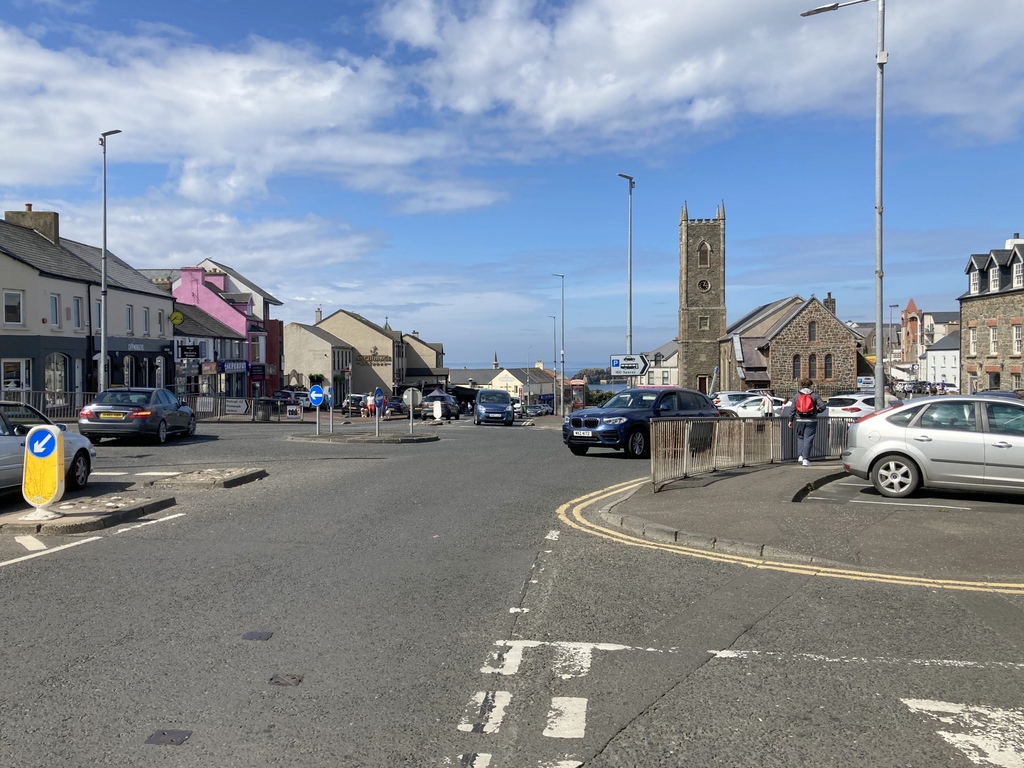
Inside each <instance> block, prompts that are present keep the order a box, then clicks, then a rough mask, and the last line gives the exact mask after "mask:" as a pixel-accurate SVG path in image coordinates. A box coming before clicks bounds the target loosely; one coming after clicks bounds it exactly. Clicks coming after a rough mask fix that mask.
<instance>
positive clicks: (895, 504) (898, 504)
mask: <svg viewBox="0 0 1024 768" xmlns="http://www.w3.org/2000/svg"><path fill="white" fill-rule="evenodd" d="M850 503H851V504H886V505H888V506H890V507H924V508H925V509H963V510H970V507H954V506H953V505H952V504H907V503H906V502H900V501H869V500H867V499H850Z"/></svg>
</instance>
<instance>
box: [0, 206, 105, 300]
mask: <svg viewBox="0 0 1024 768" xmlns="http://www.w3.org/2000/svg"><path fill="white" fill-rule="evenodd" d="M0 253H5V254H7V255H8V256H10V257H11V258H12V259H15V260H16V261H20V262H21V263H22V264H26V265H28V266H30V267H32V268H34V269H37V270H38V271H39V272H40V273H41V274H44V275H47V276H52V277H61V278H64V279H65V280H75V281H78V282H82V283H94V284H95V285H99V284H100V280H101V276H100V271H99V265H98V264H97V266H96V268H93V267H92V266H91V265H90V264H88V263H87V262H85V261H83V260H82V259H80V258H79V257H78V256H77V255H75V254H74V253H72V252H71V251H69V250H68V249H67V248H63V247H61V246H60V245H55V244H54V243H51V242H50V241H49V240H47V239H46V238H45V237H43V236H42V235H40V234H39V233H38V232H36V231H35V230H34V229H28V228H27V227H19V226H18V225H16V224H11V223H9V222H6V221H2V220H0ZM108 282H109V281H108Z"/></svg>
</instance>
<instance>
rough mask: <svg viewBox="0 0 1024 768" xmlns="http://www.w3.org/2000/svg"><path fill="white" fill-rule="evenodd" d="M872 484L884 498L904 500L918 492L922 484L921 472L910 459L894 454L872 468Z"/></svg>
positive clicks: (881, 459) (884, 457)
mask: <svg viewBox="0 0 1024 768" xmlns="http://www.w3.org/2000/svg"><path fill="white" fill-rule="evenodd" d="M871 482H872V483H873V484H874V486H875V490H876V491H878V492H879V493H880V494H882V495H883V496H888V497H890V498H893V499H902V498H903V497H904V496H909V495H910V494H912V493H913V492H914V491H916V490H917V487H918V486H919V485H920V484H921V472H920V470H919V469H918V468H917V465H915V464H914V462H912V461H910V459H908V458H906V457H905V456H899V455H897V454H895V453H892V454H888V455H886V456H883V457H882V458H880V459H879V460H878V461H876V462H875V465H874V466H873V467H872V468H871Z"/></svg>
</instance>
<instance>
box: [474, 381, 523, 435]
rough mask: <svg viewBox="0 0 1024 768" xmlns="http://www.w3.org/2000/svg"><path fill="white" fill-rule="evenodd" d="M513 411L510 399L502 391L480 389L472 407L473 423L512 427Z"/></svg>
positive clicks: (514, 415) (506, 393)
mask: <svg viewBox="0 0 1024 768" xmlns="http://www.w3.org/2000/svg"><path fill="white" fill-rule="evenodd" d="M515 418H516V414H515V409H514V408H513V407H512V397H511V395H509V393H508V392H506V391H505V390H503V389H481V390H480V391H478V392H477V393H476V403H475V404H474V407H473V423H474V424H476V425H480V424H504V425H505V426H512V422H514V421H515Z"/></svg>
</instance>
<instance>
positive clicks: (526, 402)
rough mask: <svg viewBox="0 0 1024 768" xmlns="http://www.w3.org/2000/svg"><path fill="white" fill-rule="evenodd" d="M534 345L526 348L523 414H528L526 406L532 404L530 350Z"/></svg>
mask: <svg viewBox="0 0 1024 768" xmlns="http://www.w3.org/2000/svg"><path fill="white" fill-rule="evenodd" d="M532 350H533V347H527V348H526V392H525V393H524V394H525V395H526V397H524V398H523V416H526V408H527V407H528V406H529V405H530V352H531V351H532Z"/></svg>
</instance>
